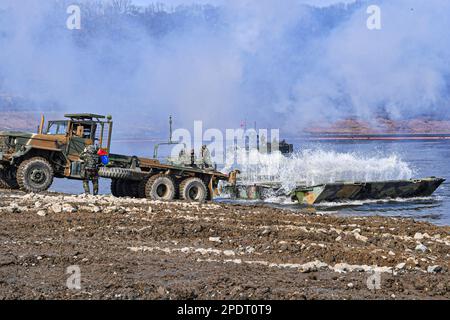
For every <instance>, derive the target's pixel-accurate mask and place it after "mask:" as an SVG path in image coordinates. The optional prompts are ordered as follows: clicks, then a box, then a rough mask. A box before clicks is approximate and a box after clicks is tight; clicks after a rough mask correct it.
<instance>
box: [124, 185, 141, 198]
mask: <svg viewBox="0 0 450 320" xmlns="http://www.w3.org/2000/svg"><path fill="white" fill-rule="evenodd" d="M125 185H126V188H127V191H126V193H127V196H128V197H132V198H139V181H127V182H126V183H125Z"/></svg>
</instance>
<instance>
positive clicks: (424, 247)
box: [415, 243, 428, 252]
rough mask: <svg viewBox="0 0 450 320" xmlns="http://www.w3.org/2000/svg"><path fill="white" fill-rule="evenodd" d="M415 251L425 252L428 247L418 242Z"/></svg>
mask: <svg viewBox="0 0 450 320" xmlns="http://www.w3.org/2000/svg"><path fill="white" fill-rule="evenodd" d="M415 250H416V251H420V252H426V251H427V250H428V248H427V247H426V246H424V245H423V244H422V243H419V244H418V245H417V246H416V248H415Z"/></svg>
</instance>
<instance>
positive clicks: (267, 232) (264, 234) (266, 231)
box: [261, 227, 272, 236]
mask: <svg viewBox="0 0 450 320" xmlns="http://www.w3.org/2000/svg"><path fill="white" fill-rule="evenodd" d="M271 232H272V231H271V230H270V228H269V227H264V229H263V231H262V232H261V235H262V236H268V235H269V234H270V233H271Z"/></svg>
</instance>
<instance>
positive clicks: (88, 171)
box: [80, 145, 99, 195]
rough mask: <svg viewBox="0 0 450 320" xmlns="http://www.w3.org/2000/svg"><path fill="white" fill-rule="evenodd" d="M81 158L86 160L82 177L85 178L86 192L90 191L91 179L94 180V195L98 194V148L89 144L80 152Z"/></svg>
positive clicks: (84, 186)
mask: <svg viewBox="0 0 450 320" xmlns="http://www.w3.org/2000/svg"><path fill="white" fill-rule="evenodd" d="M80 158H81V160H83V162H84V166H83V170H82V172H81V177H82V178H83V188H84V192H85V193H86V194H89V193H90V190H89V181H90V180H91V181H92V184H93V185H94V190H93V191H94V195H97V194H98V167H99V156H98V154H97V148H96V147H94V146H92V145H90V146H87V147H86V148H85V149H84V151H83V152H82V153H81V154H80Z"/></svg>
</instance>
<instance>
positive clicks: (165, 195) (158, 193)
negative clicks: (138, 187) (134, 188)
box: [145, 174, 175, 201]
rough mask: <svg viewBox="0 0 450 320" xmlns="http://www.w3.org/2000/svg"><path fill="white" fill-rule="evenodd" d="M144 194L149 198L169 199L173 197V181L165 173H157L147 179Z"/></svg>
mask: <svg viewBox="0 0 450 320" xmlns="http://www.w3.org/2000/svg"><path fill="white" fill-rule="evenodd" d="M145 195H146V197H147V198H149V199H151V200H162V201H171V200H173V199H174V198H175V183H174V182H173V180H172V178H171V177H169V176H167V175H165V174H157V175H154V176H152V177H150V179H148V181H147V183H146V185H145Z"/></svg>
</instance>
